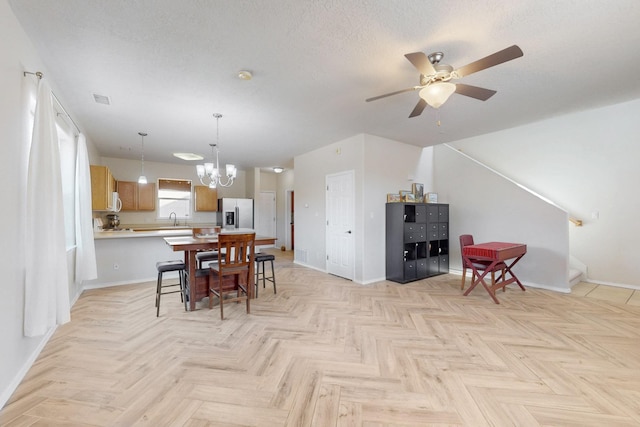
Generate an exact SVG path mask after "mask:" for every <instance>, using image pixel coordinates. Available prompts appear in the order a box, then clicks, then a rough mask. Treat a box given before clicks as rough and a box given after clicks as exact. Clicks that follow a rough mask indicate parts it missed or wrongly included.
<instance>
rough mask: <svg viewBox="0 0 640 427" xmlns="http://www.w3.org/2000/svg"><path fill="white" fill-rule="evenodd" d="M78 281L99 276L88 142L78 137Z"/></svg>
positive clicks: (81, 136)
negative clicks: (94, 236) (94, 235)
mask: <svg viewBox="0 0 640 427" xmlns="http://www.w3.org/2000/svg"><path fill="white" fill-rule="evenodd" d="M75 199H76V215H75V217H76V282H77V283H82V281H83V280H92V279H97V278H98V269H97V266H96V247H95V244H94V242H93V216H92V213H91V171H90V168H89V154H88V153H87V142H86V140H85V137H84V135H83V134H80V136H79V137H78V150H77V154H76V197H75Z"/></svg>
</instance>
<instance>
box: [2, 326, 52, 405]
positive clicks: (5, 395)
mask: <svg viewBox="0 0 640 427" xmlns="http://www.w3.org/2000/svg"><path fill="white" fill-rule="evenodd" d="M56 329H58V326H54V327H53V328H51V329H49V331H47V333H46V334H45V335H44V336H43V337H42V339H41V340H40V342H39V343H38V346H37V347H36V348H35V349H34V350H33V352H32V353H31V355H30V356H29V357H28V358H27V360H25V362H24V363H23V364H22V367H21V368H20V370H19V371H18V372H17V373H16V375H15V376H14V377H13V380H11V382H10V383H9V385H8V386H7V388H6V389H4V390H3V391H2V393H1V394H0V409H1V408H4V405H6V403H7V402H8V401H9V399H11V396H12V395H13V393H15V391H16V389H17V388H18V386H19V385H20V383H21V382H22V380H24V377H25V376H26V375H27V373H28V372H29V369H31V367H32V366H33V364H34V363H35V362H36V359H38V356H40V353H41V352H42V349H44V346H45V345H47V343H48V342H49V339H51V337H52V336H53V333H54V332H55V331H56Z"/></svg>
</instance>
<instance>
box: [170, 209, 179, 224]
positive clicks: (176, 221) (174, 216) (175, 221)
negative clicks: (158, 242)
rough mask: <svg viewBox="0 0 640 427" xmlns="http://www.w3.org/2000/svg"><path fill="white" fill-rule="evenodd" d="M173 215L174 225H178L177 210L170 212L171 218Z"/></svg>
mask: <svg viewBox="0 0 640 427" xmlns="http://www.w3.org/2000/svg"><path fill="white" fill-rule="evenodd" d="M171 215H173V226H174V227H175V226H177V225H178V215H176V213H175V212H171V213H170V214H169V219H171Z"/></svg>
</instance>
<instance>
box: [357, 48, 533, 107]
mask: <svg viewBox="0 0 640 427" xmlns="http://www.w3.org/2000/svg"><path fill="white" fill-rule="evenodd" d="M522 55H524V54H523V53H522V50H521V49H520V48H519V47H518V46H516V45H513V46H510V47H508V48H506V49H503V50H501V51H498V52H496V53H494V54H491V55H489V56H485V57H484V58H482V59H479V60H477V61H475V62H472V63H471V64H467V65H465V66H464V67H461V68H458V69H457V70H454V69H453V67H452V66H451V65H448V64H441V63H440V61H442V58H443V57H444V54H443V53H442V52H434V53H432V54H431V55H429V56H427V55H425V54H424V53H423V52H414V53H407V54H406V55H405V57H406V58H407V59H408V60H409V62H411V63H412V64H413V66H414V67H416V68H417V69H418V71H420V84H419V85H418V86H413V87H410V88H407V89H402V90H397V91H395V92H391V93H386V94H384V95H379V96H374V97H373V98H369V99H367V100H366V102H371V101H375V100H377V99H380V98H386V97H387V96H392V95H398V94H400V93H404V92H411V91H414V90H420V101H418V104H416V106H415V108H414V109H413V111H412V112H411V114H410V115H409V118H411V117H416V116H419V115H420V114H422V111H423V110H424V109H425V107H426V106H427V105H430V106H431V107H433V108H439V107H440V106H441V105H442V104H444V103H445V102H446V101H447V99H449V96H451V94H453V93H454V92H455V93H458V94H460V95H464V96H469V97H471V98H475V99H479V100H481V101H486V100H487V99H489V98H491V97H492V96H493V95H495V93H496V91H495V90H490V89H484V88H481V87H477V86H471V85H466V84H462V83H456V84H453V83H451V82H450V80H456V79H461V78H463V77H465V76H468V75H469V74H473V73H477V72H478V71H482V70H484V69H486V68H489V67H493V66H495V65H498V64H502V63H503V62H507V61H511V60H512V59H516V58H519V57H521V56H522Z"/></svg>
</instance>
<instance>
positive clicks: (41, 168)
mask: <svg viewBox="0 0 640 427" xmlns="http://www.w3.org/2000/svg"><path fill="white" fill-rule="evenodd" d="M52 102H53V98H52V93H51V88H50V87H49V84H48V83H47V82H46V81H45V80H44V79H40V81H39V83H38V95H37V98H36V112H35V119H34V124H33V135H32V138H31V150H30V152H29V172H28V176H27V217H26V224H27V229H26V242H25V243H26V244H25V248H26V253H25V268H26V274H25V299H24V305H25V307H24V334H25V335H26V336H28V337H32V336H38V335H44V334H45V333H46V332H47V331H48V330H49V329H50V328H52V327H54V326H55V325H60V324H63V323H66V322H68V321H69V320H70V318H71V313H70V305H69V279H68V277H69V273H68V271H67V255H66V247H65V234H64V209H63V199H62V180H61V177H60V153H59V149H58V135H57V133H56V126H55V113H54V111H53V104H52Z"/></svg>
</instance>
